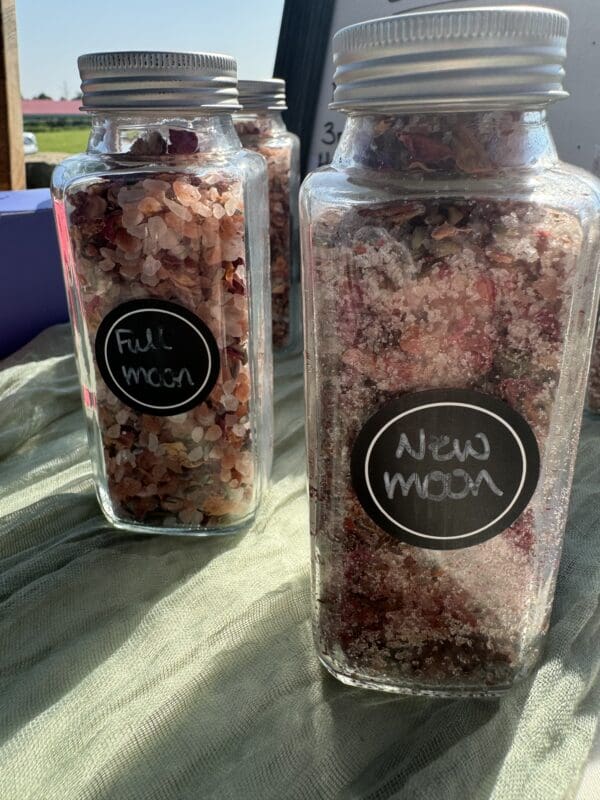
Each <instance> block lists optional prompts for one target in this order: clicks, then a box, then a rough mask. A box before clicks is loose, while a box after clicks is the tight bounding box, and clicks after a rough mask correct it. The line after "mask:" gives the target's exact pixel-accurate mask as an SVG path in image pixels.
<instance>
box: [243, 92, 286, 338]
mask: <svg viewBox="0 0 600 800" xmlns="http://www.w3.org/2000/svg"><path fill="white" fill-rule="evenodd" d="M239 90H240V103H241V104H242V106H243V111H241V112H240V113H237V114H235V115H234V122H235V127H236V130H237V132H238V136H239V137H240V139H241V142H242V144H243V146H244V147H246V148H248V149H249V150H254V151H256V152H257V153H260V154H261V155H262V156H264V158H265V159H266V161H267V168H268V173H269V213H270V244H271V301H272V302H271V308H272V318H273V349H274V350H275V352H282V351H295V350H297V349H298V347H299V344H300V341H301V335H302V330H301V314H300V264H299V245H298V187H299V183H300V140H299V139H298V137H297V136H296V135H295V134H293V133H290V132H289V131H288V130H287V128H286V127H285V123H284V121H283V119H282V117H281V112H282V111H285V109H286V104H285V81H283V80H279V79H276V78H275V79H273V80H269V81H240V82H239Z"/></svg>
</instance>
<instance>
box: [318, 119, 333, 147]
mask: <svg viewBox="0 0 600 800" xmlns="http://www.w3.org/2000/svg"><path fill="white" fill-rule="evenodd" d="M321 141H322V142H323V144H335V143H336V141H337V136H336V133H335V130H334V127H333V122H326V123H325V134H324V135H323V136H322V137H321Z"/></svg>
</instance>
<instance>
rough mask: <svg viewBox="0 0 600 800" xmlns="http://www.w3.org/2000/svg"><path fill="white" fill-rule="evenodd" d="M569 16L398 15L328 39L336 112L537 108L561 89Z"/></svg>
mask: <svg viewBox="0 0 600 800" xmlns="http://www.w3.org/2000/svg"><path fill="white" fill-rule="evenodd" d="M568 32H569V18H568V17H567V16H566V14H563V13H562V12H560V11H554V10H551V9H547V8H537V7H535V6H491V7H487V8H464V9H460V8H457V9H448V10H444V11H424V12H421V13H414V14H401V15H399V16H395V17H385V18H383V19H376V20H370V21H368V22H360V23H358V24H357V25H350V26H349V27H347V28H342V30H340V31H338V32H337V33H336V34H335V36H334V38H333V54H334V55H333V58H334V64H335V75H334V83H335V87H336V88H335V92H334V96H333V103H332V104H331V108H333V109H340V110H364V111H374V110H377V109H378V108H381V109H384V110H398V111H412V110H436V109H440V110H448V109H452V108H454V109H457V110H458V109H464V110H470V109H494V108H539V107H541V106H545V105H547V104H548V103H550V102H553V101H555V100H561V99H563V98H565V97H567V96H568V94H567V92H566V91H565V90H564V87H563V81H564V76H565V71H564V63H565V59H566V47H567V36H568Z"/></svg>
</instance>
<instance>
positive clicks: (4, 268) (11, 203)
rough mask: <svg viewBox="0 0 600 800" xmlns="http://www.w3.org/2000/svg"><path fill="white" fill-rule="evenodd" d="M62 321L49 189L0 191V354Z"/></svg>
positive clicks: (60, 280)
mask: <svg viewBox="0 0 600 800" xmlns="http://www.w3.org/2000/svg"><path fill="white" fill-rule="evenodd" d="M67 320H68V311H67V298H66V295H65V287H64V283H63V277H62V268H61V261H60V254H59V249H58V240H57V236H56V229H55V227H54V217H53V215H52V203H51V200H50V192H49V191H48V189H30V190H28V191H23V192H0V358H5V357H6V356H7V355H9V354H10V353H13V352H14V351H15V350H18V349H19V347H22V346H23V345H24V344H26V343H27V342H28V341H30V340H31V339H33V337H34V336H37V334H38V333H40V331H42V330H44V328H47V327H48V326H49V325H55V324H56V323H58V322H66V321H67Z"/></svg>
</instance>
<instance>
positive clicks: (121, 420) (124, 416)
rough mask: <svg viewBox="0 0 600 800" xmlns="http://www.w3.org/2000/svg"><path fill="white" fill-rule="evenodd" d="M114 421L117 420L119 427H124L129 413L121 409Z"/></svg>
mask: <svg viewBox="0 0 600 800" xmlns="http://www.w3.org/2000/svg"><path fill="white" fill-rule="evenodd" d="M115 419H116V420H117V422H118V423H119V425H125V423H126V422H127V420H128V419H129V411H125V409H122V410H121V411H119V412H118V413H117V416H116V417H115Z"/></svg>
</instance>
